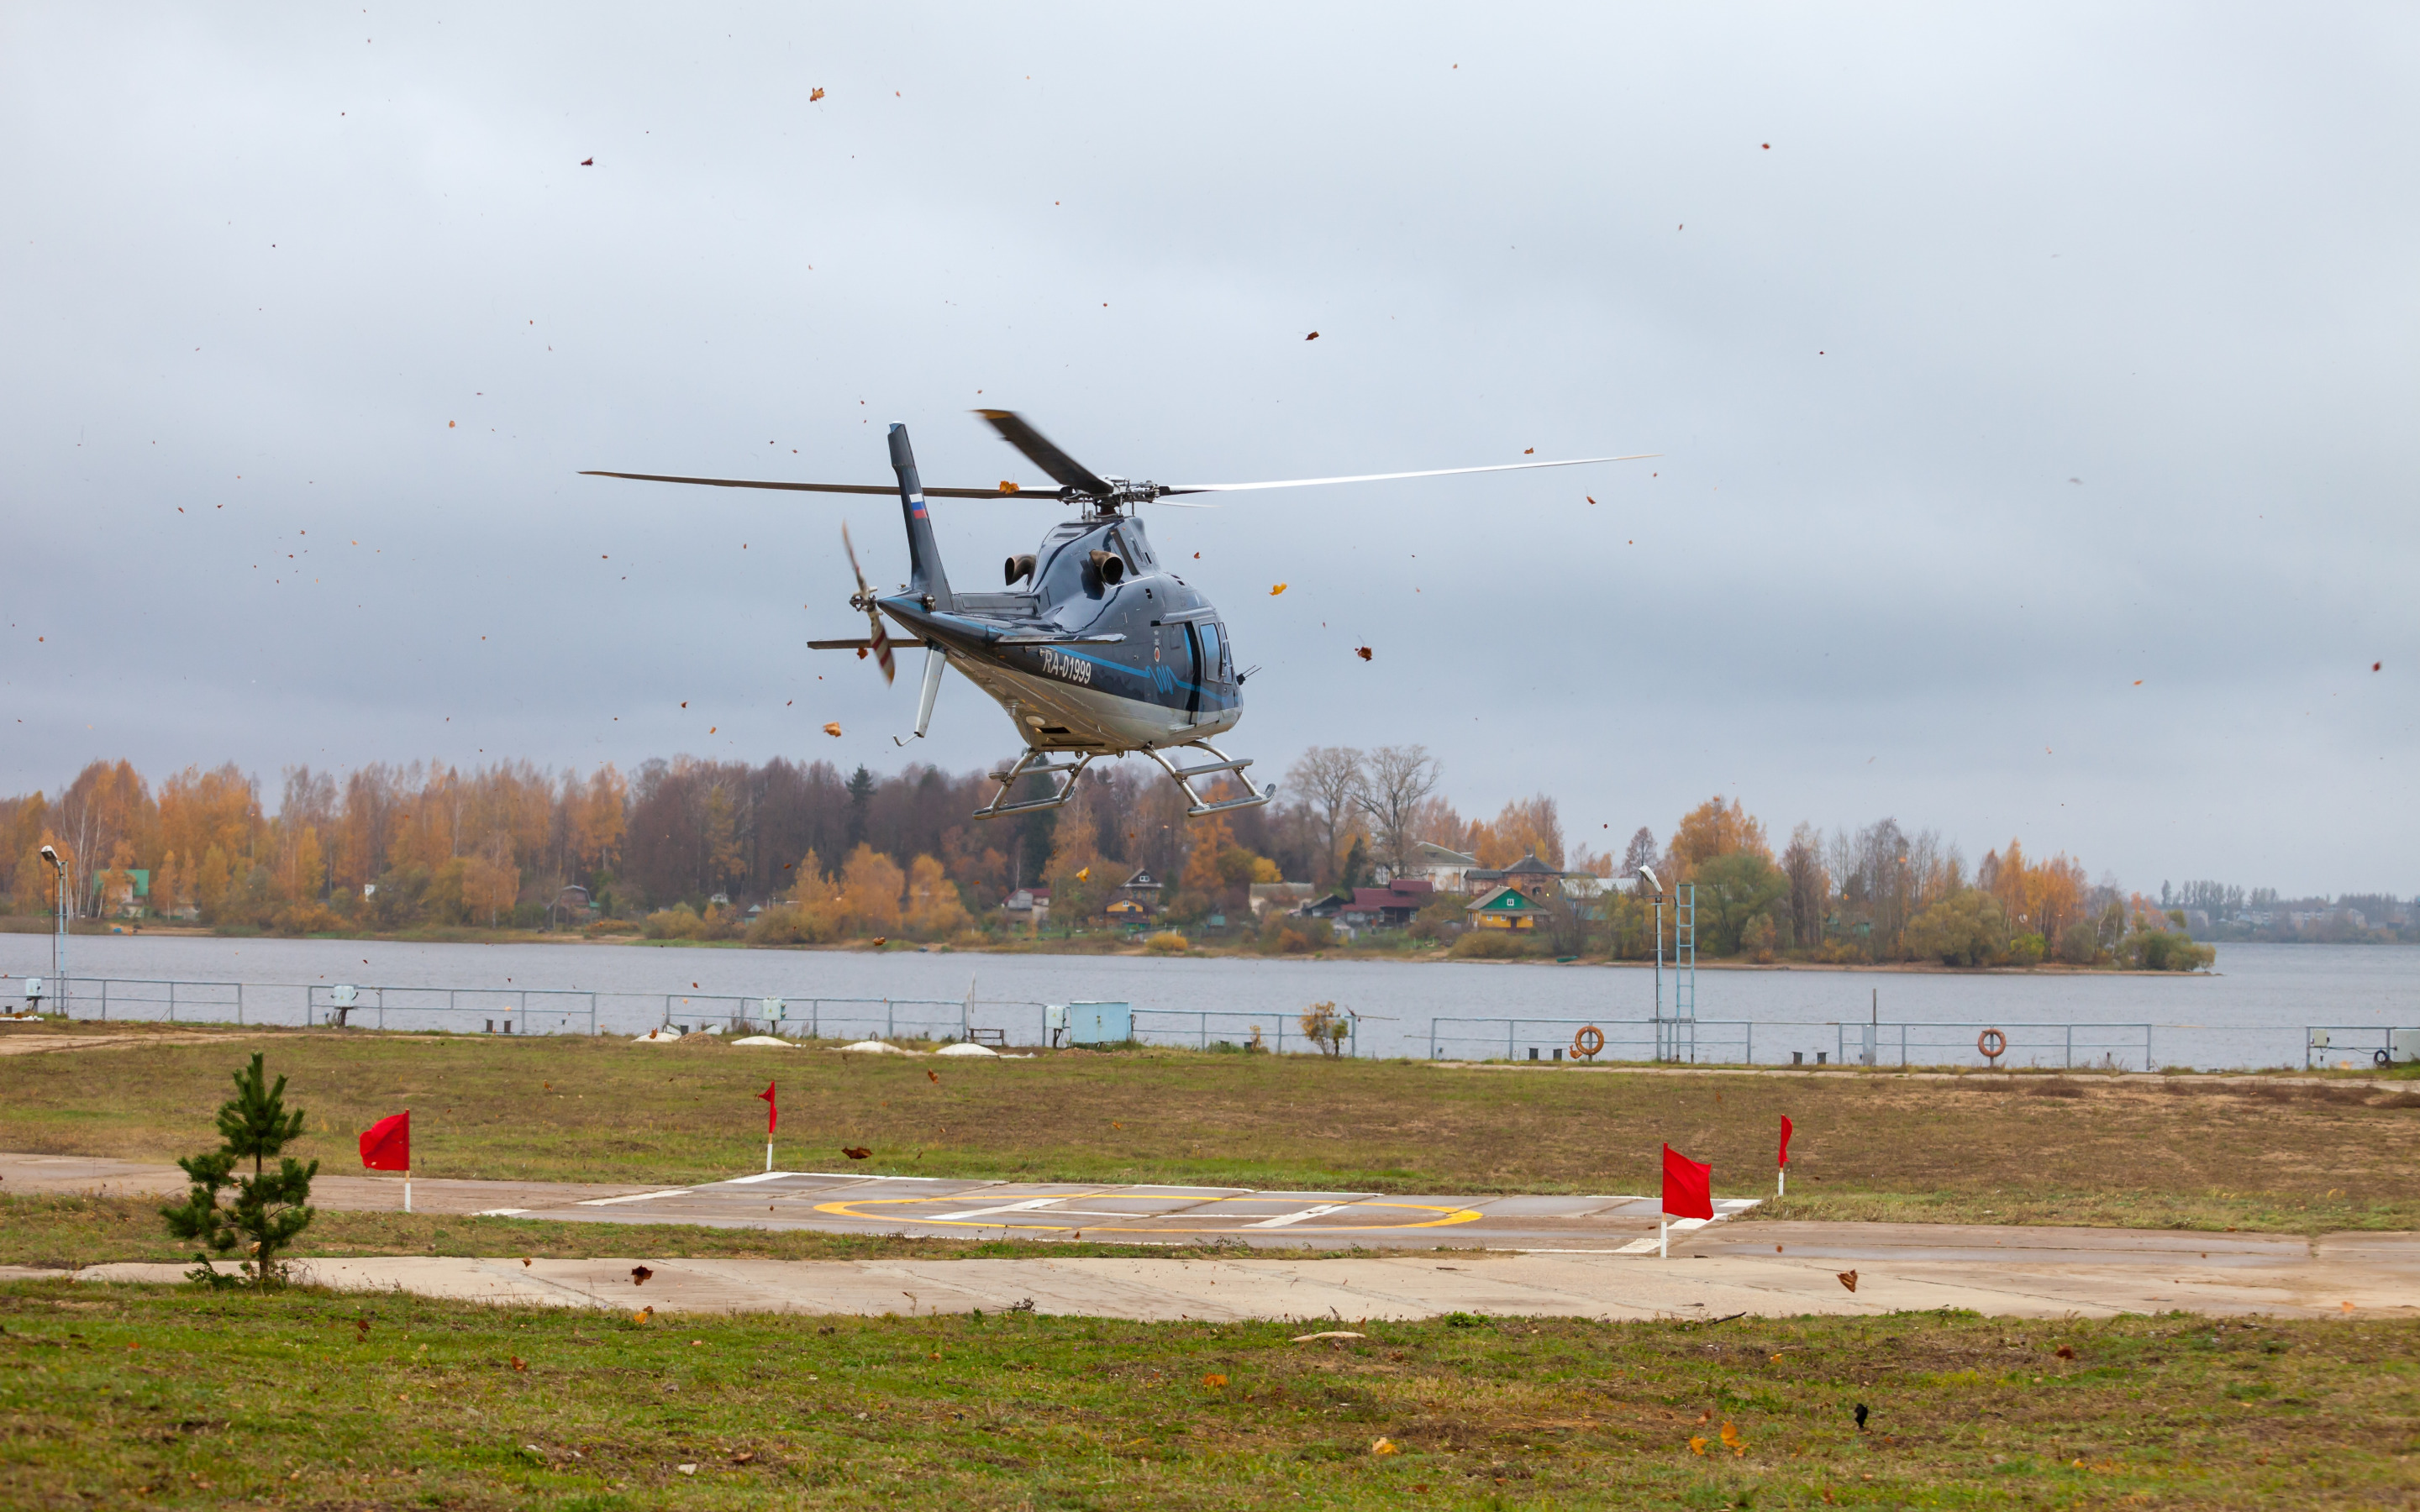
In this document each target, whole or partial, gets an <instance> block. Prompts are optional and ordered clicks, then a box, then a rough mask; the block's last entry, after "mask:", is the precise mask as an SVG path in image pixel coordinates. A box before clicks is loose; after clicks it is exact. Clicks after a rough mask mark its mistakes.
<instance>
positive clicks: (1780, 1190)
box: [1773, 1165, 1790, 1197]
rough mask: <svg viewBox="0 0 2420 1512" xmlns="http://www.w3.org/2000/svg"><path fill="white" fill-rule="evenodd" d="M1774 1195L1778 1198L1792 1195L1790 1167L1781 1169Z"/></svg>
mask: <svg viewBox="0 0 2420 1512" xmlns="http://www.w3.org/2000/svg"><path fill="white" fill-rule="evenodd" d="M1773 1195H1774V1196H1776V1197H1786V1196H1789V1195H1790V1167H1789V1166H1787V1165H1784V1166H1783V1167H1781V1172H1780V1176H1779V1178H1778V1184H1777V1185H1776V1186H1775V1188H1774V1192H1773Z"/></svg>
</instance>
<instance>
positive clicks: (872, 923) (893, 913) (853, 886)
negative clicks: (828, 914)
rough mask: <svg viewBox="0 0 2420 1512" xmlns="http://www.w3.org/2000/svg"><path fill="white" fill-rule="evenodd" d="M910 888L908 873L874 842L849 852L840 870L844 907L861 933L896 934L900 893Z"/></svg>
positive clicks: (850, 919) (861, 845)
mask: <svg viewBox="0 0 2420 1512" xmlns="http://www.w3.org/2000/svg"><path fill="white" fill-rule="evenodd" d="M906 891H907V872H902V871H901V870H900V869H899V863H898V862H896V861H894V860H892V858H891V857H889V856H885V855H883V854H882V853H881V852H880V851H877V850H876V849H875V848H874V847H873V846H871V845H866V844H862V843H861V844H860V845H859V846H858V847H857V849H855V850H853V851H851V852H849V853H848V860H847V861H846V862H845V864H844V865H843V866H842V867H841V869H840V893H841V906H842V907H843V908H844V909H845V911H846V913H847V916H848V919H849V922H850V923H851V924H852V925H854V926H855V927H856V929H857V930H858V932H859V933H864V934H895V933H898V932H899V900H900V895H901V894H902V893H904V892H906Z"/></svg>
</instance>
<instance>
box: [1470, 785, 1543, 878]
mask: <svg viewBox="0 0 2420 1512" xmlns="http://www.w3.org/2000/svg"><path fill="white" fill-rule="evenodd" d="M1471 827H1472V829H1473V830H1474V831H1476V833H1475V835H1474V837H1473V843H1474V845H1475V847H1476V849H1475V852H1474V854H1476V855H1477V856H1478V857H1479V864H1480V865H1481V866H1483V867H1488V868H1491V869H1494V870H1497V871H1501V870H1502V869H1503V868H1505V867H1508V866H1511V865H1512V864H1513V863H1514V862H1516V861H1518V860H1520V859H1521V858H1522V857H1523V856H1536V857H1537V858H1538V859H1539V860H1541V861H1544V862H1545V863H1546V864H1547V865H1548V866H1551V867H1554V868H1556V869H1558V870H1560V869H1561V867H1562V864H1563V820H1562V811H1561V810H1560V808H1559V806H1558V805H1557V804H1556V802H1555V800H1554V799H1553V798H1551V797H1549V796H1547V795H1545V794H1544V793H1541V794H1537V795H1534V796H1531V797H1527V798H1515V799H1513V800H1512V802H1510V803H1507V804H1506V805H1505V806H1504V809H1503V811H1502V812H1500V813H1498V814H1497V816H1496V818H1495V820H1494V822H1492V823H1482V824H1477V825H1472V826H1471Z"/></svg>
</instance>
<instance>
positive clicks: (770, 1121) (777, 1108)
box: [756, 1082, 782, 1139]
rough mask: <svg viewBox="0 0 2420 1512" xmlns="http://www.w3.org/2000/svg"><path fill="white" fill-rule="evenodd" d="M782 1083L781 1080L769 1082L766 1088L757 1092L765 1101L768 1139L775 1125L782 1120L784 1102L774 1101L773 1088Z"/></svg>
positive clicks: (766, 1134)
mask: <svg viewBox="0 0 2420 1512" xmlns="http://www.w3.org/2000/svg"><path fill="white" fill-rule="evenodd" d="M781 1085H782V1084H781V1083H779V1082H767V1083H766V1084H765V1089H764V1090H763V1091H761V1092H759V1093H757V1094H756V1095H757V1096H758V1097H759V1098H762V1099H763V1100H764V1103H765V1136H766V1137H767V1138H768V1139H769V1138H771V1137H772V1135H773V1127H774V1125H776V1124H778V1123H780V1122H781V1121H782V1104H780V1103H776V1102H774V1101H773V1088H776V1087H779V1086H781Z"/></svg>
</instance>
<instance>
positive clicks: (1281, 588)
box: [1269, 583, 1286, 598]
mask: <svg viewBox="0 0 2420 1512" xmlns="http://www.w3.org/2000/svg"><path fill="white" fill-rule="evenodd" d="M1285 591H1286V585H1285V584H1283V583H1280V584H1278V585H1277V586H1276V587H1275V588H1272V589H1270V590H1269V596H1270V597H1271V598H1275V597H1277V596H1278V595H1279V594H1282V593H1284V592H1285Z"/></svg>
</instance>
